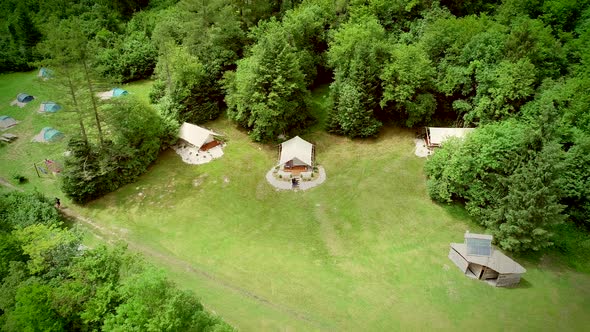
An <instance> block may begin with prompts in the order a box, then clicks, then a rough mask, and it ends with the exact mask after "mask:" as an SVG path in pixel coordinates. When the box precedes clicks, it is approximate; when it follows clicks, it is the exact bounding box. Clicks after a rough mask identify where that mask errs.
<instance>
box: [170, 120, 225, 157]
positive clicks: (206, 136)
mask: <svg viewBox="0 0 590 332" xmlns="http://www.w3.org/2000/svg"><path fill="white" fill-rule="evenodd" d="M215 136H221V135H219V134H217V133H215V132H213V131H211V130H207V129H205V128H203V127H199V126H197V125H194V124H192V123H188V122H185V123H183V124H182V126H180V131H179V133H178V137H179V138H180V139H183V140H185V141H186V142H188V143H190V144H191V145H193V146H195V147H196V148H199V150H203V151H206V150H209V149H211V148H213V147H215V146H217V145H219V143H220V142H219V141H216V140H215Z"/></svg>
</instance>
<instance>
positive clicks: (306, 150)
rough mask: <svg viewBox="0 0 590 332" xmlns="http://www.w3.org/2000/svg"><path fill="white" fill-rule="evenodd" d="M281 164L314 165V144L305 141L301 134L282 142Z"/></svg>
mask: <svg viewBox="0 0 590 332" xmlns="http://www.w3.org/2000/svg"><path fill="white" fill-rule="evenodd" d="M280 146H281V152H280V157H279V165H285V166H287V167H293V166H310V167H311V166H313V153H314V151H313V144H311V143H309V142H307V141H305V140H304V139H302V138H301V137H299V136H295V137H293V138H291V139H290V140H288V141H286V142H283V143H281V145H280Z"/></svg>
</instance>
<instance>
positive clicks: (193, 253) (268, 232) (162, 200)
mask: <svg viewBox="0 0 590 332" xmlns="http://www.w3.org/2000/svg"><path fill="white" fill-rule="evenodd" d="M148 84H149V82H148V83H145V82H144V83H142V84H141V85H140V87H139V90H144V91H147V88H146V87H145V85H148ZM129 89H130V90H131V89H132V87H129ZM326 92H327V90H325V91H324V92H323V93H316V94H315V95H314V99H315V100H316V102H317V101H318V99H319V100H320V101H321V100H323V99H320V98H323V95H325V93H326ZM315 105H316V106H315V107H319V109H318V110H316V112H319V113H322V114H325V109H324V108H323V107H326V105H327V103H322V102H317V103H316V104H315ZM318 105H319V106H318ZM34 115H35V116H36V114H34ZM207 126H208V127H210V128H211V129H213V130H214V131H216V132H220V133H223V134H224V135H226V137H227V138H228V144H227V147H226V149H225V156H223V158H221V159H218V160H215V161H214V162H212V163H209V164H205V165H200V166H194V165H187V164H184V163H183V162H182V161H181V159H180V157H178V156H177V155H176V154H175V153H174V152H173V151H170V150H168V151H165V152H164V153H162V155H161V156H160V158H159V159H158V160H157V162H156V163H155V164H154V165H153V166H152V167H151V168H150V169H149V171H148V172H147V173H146V174H145V175H144V176H142V177H141V178H140V179H139V180H138V181H137V182H136V183H133V184H131V185H128V186H125V187H123V188H121V189H120V190H117V191H116V192H113V193H111V194H109V195H107V196H105V197H104V198H101V199H99V200H96V201H94V202H92V203H90V204H88V205H87V206H84V207H79V208H76V210H77V211H79V212H80V213H82V214H84V215H86V216H88V217H90V218H92V219H93V220H95V221H96V222H98V223H99V224H100V225H101V226H102V227H105V228H106V229H108V230H110V231H112V232H115V233H116V234H117V237H118V238H123V239H126V240H127V241H129V242H130V243H133V244H134V246H132V249H133V248H135V249H137V250H139V251H142V252H145V253H147V254H148V257H151V258H150V259H151V260H153V261H154V262H156V263H157V264H160V265H161V266H163V267H165V268H166V269H167V270H168V271H169V272H170V275H171V276H172V277H173V278H174V279H175V280H177V282H179V283H180V284H181V285H182V286H184V287H187V288H190V289H192V290H194V291H195V292H196V293H197V294H198V295H199V296H201V297H202V299H203V302H204V303H205V305H206V306H207V307H208V308H209V309H211V310H213V311H215V312H217V313H218V314H220V315H222V316H223V317H224V318H225V319H227V320H228V321H229V322H230V323H231V324H234V325H235V326H237V327H238V328H240V329H241V330H244V331H260V330H284V331H295V330H297V331H299V330H354V331H357V330H363V331H365V330H366V331H383V330H411V331H413V330H427V329H442V330H465V329H470V328H477V329H478V330H515V331H516V330H557V329H563V330H579V331H582V330H585V329H586V326H587V324H588V323H589V322H590V318H589V317H590V316H589V315H588V314H589V313H590V309H588V308H590V276H589V275H588V274H587V273H581V272H579V271H576V270H575V269H572V268H570V267H568V266H567V265H566V264H563V263H562V262H561V261H560V260H561V259H562V256H559V255H557V254H552V255H540V256H526V255H525V256H522V257H519V258H518V259H519V261H520V263H521V264H523V265H524V266H525V268H526V269H527V273H526V274H525V276H524V279H523V281H522V283H521V285H520V286H519V287H517V288H513V289H500V288H493V287H490V286H488V285H487V284H485V283H482V282H478V281H474V280H471V279H468V278H466V277H464V276H462V274H461V272H460V271H459V270H458V269H457V268H456V267H455V266H454V265H453V264H452V263H451V262H450V260H449V259H448V258H447V253H448V248H449V243H450V242H458V241H462V236H463V233H464V231H465V230H467V229H469V230H471V231H473V232H479V231H482V229H481V228H480V227H479V226H478V225H477V224H476V223H474V222H473V221H472V220H470V219H469V217H468V216H467V215H466V214H465V213H464V210H463V209H462V208H460V207H456V206H450V207H449V206H440V205H438V204H435V203H433V202H432V201H431V200H430V199H429V198H428V196H427V193H426V188H425V178H424V174H423V170H422V169H423V164H424V160H423V159H420V158H417V157H415V156H414V155H413V142H412V138H413V136H414V133H413V132H412V131H410V130H403V129H398V128H387V129H385V130H383V132H382V133H381V134H380V136H379V138H378V139H369V140H350V139H346V138H342V137H337V136H332V135H328V134H326V133H324V132H322V131H320V130H315V131H311V132H310V133H307V134H305V135H303V137H304V138H305V139H308V140H310V141H312V142H313V143H315V144H316V151H317V161H318V162H319V163H321V164H322V165H323V166H324V167H325V169H326V171H327V174H328V179H327V180H326V182H325V183H324V184H323V185H321V186H319V187H317V188H314V189H312V190H310V191H306V192H278V191H276V190H274V189H273V188H272V187H271V186H269V185H268V184H267V183H266V181H265V179H264V174H265V173H266V171H267V170H268V169H270V168H271V167H272V166H273V165H274V163H275V162H276V157H277V155H276V153H277V151H276V147H275V146H271V145H261V144H256V143H252V142H251V141H250V140H249V139H248V137H247V135H246V133H244V132H243V131H241V130H239V129H238V128H236V127H235V125H234V124H232V123H231V122H229V121H228V120H226V119H220V120H217V121H214V122H212V123H209V124H208V125H207ZM1 153H4V151H2V152H1ZM0 158H4V157H3V156H2V157H0ZM3 165H4V164H3ZM1 171H2V174H4V173H5V168H4V166H3V167H2V170H1ZM2 176H4V175H2ZM36 183H37V181H33V183H32V184H31V185H32V186H34V185H36ZM72 208H75V207H72ZM586 266H588V262H587V263H586ZM582 267H583V266H582ZM580 270H583V269H580Z"/></svg>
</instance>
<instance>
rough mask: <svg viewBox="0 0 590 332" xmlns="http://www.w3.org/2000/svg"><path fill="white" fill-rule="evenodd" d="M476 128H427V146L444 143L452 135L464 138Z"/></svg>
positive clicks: (431, 146) (433, 146)
mask: <svg viewBox="0 0 590 332" xmlns="http://www.w3.org/2000/svg"><path fill="white" fill-rule="evenodd" d="M474 130H475V128H439V127H427V128H426V146H427V147H429V148H435V147H439V146H441V145H442V143H443V142H444V141H446V140H447V139H449V138H450V137H457V138H464V137H465V136H467V134H468V133H470V132H472V131H474Z"/></svg>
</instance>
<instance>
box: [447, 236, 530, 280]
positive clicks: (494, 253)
mask: <svg viewBox="0 0 590 332" xmlns="http://www.w3.org/2000/svg"><path fill="white" fill-rule="evenodd" d="M492 240H493V237H492V236H491V235H485V234H472V233H469V231H467V232H465V242H464V243H451V249H450V251H449V258H450V259H451V260H452V261H453V263H455V265H457V267H458V268H459V269H460V270H461V271H462V272H463V273H465V275H466V276H468V277H471V278H474V279H479V280H485V281H486V282H488V283H489V284H491V285H493V286H496V287H506V286H513V285H517V284H518V283H519V282H520V278H521V276H522V274H523V273H525V272H526V270H525V268H524V267H522V266H521V265H520V264H518V263H517V262H515V261H513V260H512V259H511V258H510V257H508V256H506V255H504V254H503V253H502V252H501V251H500V250H498V249H496V248H494V247H493V246H492Z"/></svg>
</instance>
